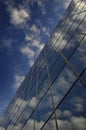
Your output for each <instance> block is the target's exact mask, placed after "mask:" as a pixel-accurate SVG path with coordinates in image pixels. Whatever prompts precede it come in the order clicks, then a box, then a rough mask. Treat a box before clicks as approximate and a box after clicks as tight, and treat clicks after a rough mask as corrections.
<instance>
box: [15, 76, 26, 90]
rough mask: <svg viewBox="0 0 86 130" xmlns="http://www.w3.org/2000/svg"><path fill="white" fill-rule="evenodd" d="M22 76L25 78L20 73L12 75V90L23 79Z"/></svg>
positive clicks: (17, 86) (18, 85)
mask: <svg viewBox="0 0 86 130" xmlns="http://www.w3.org/2000/svg"><path fill="white" fill-rule="evenodd" d="M24 78H25V76H23V75H20V74H15V75H14V84H13V88H14V90H17V89H18V88H19V87H20V85H21V83H22V81H23V80H24Z"/></svg>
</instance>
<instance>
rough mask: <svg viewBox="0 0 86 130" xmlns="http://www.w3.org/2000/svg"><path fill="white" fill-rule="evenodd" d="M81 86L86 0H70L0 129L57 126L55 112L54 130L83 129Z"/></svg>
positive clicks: (85, 99) (84, 83)
mask: <svg viewBox="0 0 86 130" xmlns="http://www.w3.org/2000/svg"><path fill="white" fill-rule="evenodd" d="M85 87H86V1H85V0H83V1H81V0H72V2H71V4H70V5H69V7H68V9H67V10H66V12H65V13H64V15H63V17H62V18H61V20H60V21H59V23H58V25H57V27H56V29H55V31H54V32H53V34H52V35H51V37H50V39H49V41H48V42H47V43H46V45H45V47H44V48H43V50H42V51H41V53H40V54H39V56H38V58H37V60H36V62H35V63H34V65H33V66H32V68H31V70H30V72H29V73H28V74H27V76H26V78H25V80H24V81H23V83H22V84H21V87H20V88H19V89H18V91H17V93H16V95H15V97H14V99H13V100H12V102H11V103H10V104H9V106H8V108H7V109H6V111H5V113H4V115H3V117H2V119H0V126H1V127H0V130H5V129H6V130H28V129H29V130H57V127H56V123H55V114H56V121H57V124H58V130H63V129H64V128H65V129H66V130H74V129H75V130H85V129H86V109H85V108H86V88H85ZM52 99H53V100H52ZM53 103H54V107H55V108H54V107H53Z"/></svg>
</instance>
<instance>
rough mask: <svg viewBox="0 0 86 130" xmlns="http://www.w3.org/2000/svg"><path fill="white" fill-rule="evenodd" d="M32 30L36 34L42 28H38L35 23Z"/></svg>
mask: <svg viewBox="0 0 86 130" xmlns="http://www.w3.org/2000/svg"><path fill="white" fill-rule="evenodd" d="M31 31H33V32H34V33H36V34H40V30H39V29H38V28H37V26H36V25H35V24H33V25H32V27H31Z"/></svg>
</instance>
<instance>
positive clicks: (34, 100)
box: [29, 97, 37, 107]
mask: <svg viewBox="0 0 86 130" xmlns="http://www.w3.org/2000/svg"><path fill="white" fill-rule="evenodd" d="M36 104H37V99H36V98H35V97H32V99H31V101H30V104H29V106H30V107H35V105H36Z"/></svg>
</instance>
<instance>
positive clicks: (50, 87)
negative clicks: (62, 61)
mask: <svg viewBox="0 0 86 130" xmlns="http://www.w3.org/2000/svg"><path fill="white" fill-rule="evenodd" d="M44 54H45V62H46V70H47V74H48V79H49V84H50V85H49V90H50V96H51V101H52V106H53V111H54V118H55V125H56V130H58V123H57V117H56V111H55V104H54V99H53V93H52V84H51V78H50V73H49V68H48V63H47V58H46V51H45V48H44Z"/></svg>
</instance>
